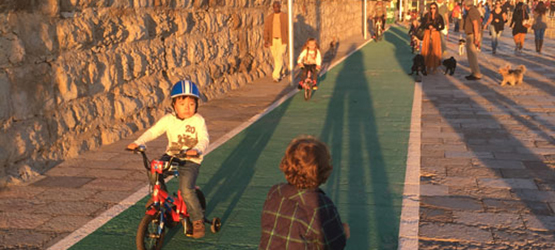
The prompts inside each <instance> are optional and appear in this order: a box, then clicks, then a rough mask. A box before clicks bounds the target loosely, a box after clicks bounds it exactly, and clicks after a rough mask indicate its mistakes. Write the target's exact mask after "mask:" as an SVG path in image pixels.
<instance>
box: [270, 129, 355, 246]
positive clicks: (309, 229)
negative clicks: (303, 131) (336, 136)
mask: <svg viewBox="0 0 555 250" xmlns="http://www.w3.org/2000/svg"><path fill="white" fill-rule="evenodd" d="M280 169H281V171H282V172H283V173H284V174H285V179H287V182H288V183H280V184H277V185H274V186H273V187H272V188H271V189H270V191H269V192H268V197H267V198H266V201H265V202H264V210H263V211H262V220H261V226H262V237H261V239H260V245H259V249H343V248H344V247H345V245H346V242H347V238H348V237H349V226H348V225H347V224H346V223H342V222H341V218H340V217H339V213H338V211H337V208H336V207H335V205H334V204H333V202H332V201H331V199H330V198H329V197H328V196H327V195H326V194H325V193H324V191H322V190H321V189H320V188H319V186H320V185H321V184H323V183H325V182H326V180H327V179H328V177H329V176H330V174H331V171H332V169H333V166H332V165H331V156H330V153H329V150H328V147H327V146H326V145H325V144H324V143H323V142H321V141H319V140H317V139H316V138H314V137H310V136H301V137H297V138H295V139H293V141H291V143H290V144H289V146H288V147H287V150H286V151H285V155H284V156H283V159H282V160H281V164H280Z"/></svg>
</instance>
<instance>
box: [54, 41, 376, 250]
mask: <svg viewBox="0 0 555 250" xmlns="http://www.w3.org/2000/svg"><path fill="white" fill-rule="evenodd" d="M371 41H372V40H371V39H369V40H367V41H366V42H364V43H363V44H362V45H360V46H358V47H357V48H356V49H355V50H353V51H351V52H349V54H347V55H345V56H343V57H342V58H341V59H339V60H337V61H335V62H334V63H332V64H331V65H330V67H328V68H327V69H324V70H322V72H321V74H320V75H323V74H325V72H327V71H328V70H329V69H332V68H333V67H335V66H337V65H338V64H339V63H341V62H343V61H344V60H345V59H346V58H347V57H349V56H351V55H352V54H353V53H355V52H356V51H358V50H360V49H361V48H362V47H364V45H366V44H368V43H369V42H371ZM298 91H299V90H298V89H297V88H295V89H293V90H292V91H290V92H289V93H287V94H286V95H284V96H283V97H281V98H280V99H278V100H277V101H275V102H274V103H272V105H270V106H269V107H267V108H266V109H264V111H262V113H260V114H257V115H255V116H253V117H251V118H250V119H249V120H248V121H246V122H244V123H243V124H241V125H239V126H238V127H236V128H235V129H233V130H231V131H229V132H228V133H227V134H225V135H224V136H222V137H221V138H220V139H218V140H217V141H215V142H214V143H211V144H210V146H209V147H208V150H207V152H206V153H205V155H208V154H209V153H210V152H212V150H215V149H216V148H218V147H219V146H221V145H222V144H224V143H226V142H227V141H229V140H230V139H231V138H233V137H234V136H236V135H237V134H239V133H240V132H241V131H243V130H244V129H246V128H247V127H249V126H250V125H252V124H253V123H255V122H256V121H258V120H259V119H260V118H262V117H264V116H265V115H266V114H268V113H270V112H271V111H272V110H274V109H275V108H277V107H278V106H279V105H281V104H282V103H283V102H285V101H286V100H287V99H289V98H291V96H293V95H295V94H296V93H297V92H298ZM171 178H172V177H168V179H166V180H170V179H171ZM148 189H149V187H148V185H146V186H144V187H142V188H141V189H139V190H138V191H137V192H135V193H133V194H132V195H131V196H129V197H127V198H126V199H125V200H123V201H121V202H120V203H118V204H117V205H115V206H113V207H111V208H110V209H108V210H106V211H105V212H104V213H102V214H100V215H99V216H98V217H96V218H94V219H93V220H91V221H89V222H87V224H85V225H83V226H82V227H81V228H79V229H77V230H75V231H74V232H72V233H71V234H70V235H68V236H66V237H65V238H63V239H62V240H60V241H58V242H57V243H56V244H54V245H53V246H51V247H49V248H48V250H65V249H68V248H70V247H71V246H73V245H75V244H76V243H77V242H79V241H80V240H82V239H83V238H85V237H87V235H89V234H91V233H93V232H94V231H96V230H97V229H98V228H100V227H101V226H102V225H104V224H106V223H107V222H108V221H110V220H111V219H113V218H114V217H116V216H118V215H119V214H120V213H122V212H123V211H125V210H127V209H128V208H129V207H131V206H133V205H134V204H136V203H137V202H138V201H140V200H141V199H142V198H144V197H145V196H146V195H148Z"/></svg>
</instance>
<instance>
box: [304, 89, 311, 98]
mask: <svg viewBox="0 0 555 250" xmlns="http://www.w3.org/2000/svg"><path fill="white" fill-rule="evenodd" d="M311 96H312V88H311V87H310V86H308V87H305V88H304V100H305V101H308V100H309V99H310V97H311Z"/></svg>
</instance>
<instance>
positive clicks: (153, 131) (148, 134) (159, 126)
mask: <svg viewBox="0 0 555 250" xmlns="http://www.w3.org/2000/svg"><path fill="white" fill-rule="evenodd" d="M168 118H169V115H165V116H164V117H162V118H161V119H160V120H159V121H158V122H156V124H154V126H152V127H151V128H149V129H148V130H147V131H145V132H144V133H143V134H142V135H141V136H140V137H139V138H138V139H137V140H135V141H134V142H133V143H135V144H137V145H145V144H146V143H147V142H149V141H152V140H154V139H156V138H158V137H159V136H160V135H162V134H164V133H165V132H166V130H167V127H168V122H169V119H168Z"/></svg>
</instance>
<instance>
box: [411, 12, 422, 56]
mask: <svg viewBox="0 0 555 250" xmlns="http://www.w3.org/2000/svg"><path fill="white" fill-rule="evenodd" d="M418 27H420V22H418V19H416V18H411V22H410V29H409V36H410V47H411V48H412V53H414V52H418V51H419V50H420V40H418V38H417V37H416V31H417V30H418Z"/></svg>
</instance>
